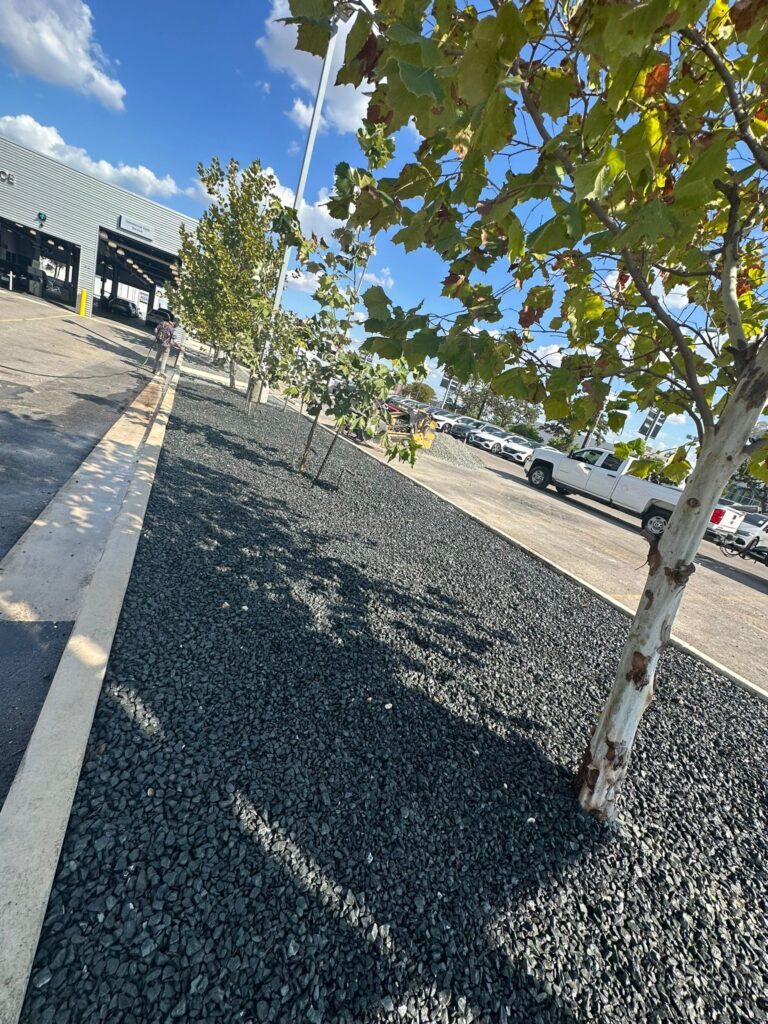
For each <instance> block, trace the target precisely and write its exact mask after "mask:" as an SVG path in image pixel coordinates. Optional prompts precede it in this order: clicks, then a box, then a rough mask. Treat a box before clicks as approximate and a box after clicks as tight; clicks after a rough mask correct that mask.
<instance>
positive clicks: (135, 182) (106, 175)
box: [0, 0, 207, 199]
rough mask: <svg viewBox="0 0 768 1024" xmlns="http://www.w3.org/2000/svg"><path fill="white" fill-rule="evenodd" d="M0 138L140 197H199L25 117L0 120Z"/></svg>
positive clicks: (192, 188) (199, 193) (166, 177)
mask: <svg viewBox="0 0 768 1024" xmlns="http://www.w3.org/2000/svg"><path fill="white" fill-rule="evenodd" d="M0 2H2V0H0ZM0 135H2V136H4V137H5V138H6V139H10V140H11V141H12V142H18V143H19V145H21V146H27V147H28V148H29V149H34V150H36V151H37V152H38V153H43V154H44V155H45V156H50V157H53V159H54V160H60V161H61V162H62V163H65V164H67V165H68V166H69V167H74V168H75V169H76V170H78V171H85V173H86V174H93V175H94V176H95V177H97V178H101V179H102V181H108V182H109V183H110V184H112V185H119V186H120V187H121V188H127V189H130V190H131V191H132V192H138V193H139V194H140V195H142V196H159V197H161V198H163V199H167V198H169V197H170V196H177V195H186V196H190V197H191V198H194V199H202V198H203V194H202V190H201V187H200V185H199V184H197V185H192V186H190V187H189V188H182V187H181V186H180V185H178V184H177V182H176V181H175V180H174V179H173V178H172V177H171V176H170V174H166V175H164V176H163V177H160V176H159V175H157V174H155V172H154V171H151V170H150V169H149V167H145V166H144V165H143V164H138V165H132V164H123V163H119V164H112V163H110V162H109V161H108V160H94V159H93V158H92V157H91V156H89V155H88V153H87V151H86V150H84V149H82V148H81V147H80V146H70V145H68V143H66V142H65V141H64V139H63V138H62V137H61V135H60V134H59V132H58V130H57V129H56V128H54V127H53V125H44V124H40V122H39V121H36V120H35V119H34V117H31V116H30V115H29V114H18V115H5V116H3V117H0ZM205 198H207V197H205Z"/></svg>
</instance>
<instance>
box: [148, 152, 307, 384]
mask: <svg viewBox="0 0 768 1024" xmlns="http://www.w3.org/2000/svg"><path fill="white" fill-rule="evenodd" d="M197 170H198V174H199V176H200V181H201V183H202V184H203V186H204V187H205V190H206V192H207V193H208V196H209V197H210V202H209V205H208V207H207V209H206V210H205V212H204V213H203V215H202V217H201V218H200V220H199V222H198V224H197V227H196V228H195V230H194V231H188V230H187V229H186V228H185V227H184V226H183V225H182V227H181V246H180V249H179V269H178V272H177V274H176V278H175V282H174V283H173V284H172V285H171V286H170V287H169V289H168V292H169V300H170V302H171V304H172V306H173V308H174V309H175V310H177V311H178V313H179V315H180V316H181V318H182V320H183V321H184V323H185V325H186V326H187V328H188V329H190V330H191V331H192V332H193V333H195V334H196V335H197V336H198V338H200V340H202V341H212V342H213V343H214V344H216V345H218V346H219V347H220V348H221V349H222V350H223V351H224V352H225V353H226V354H227V356H228V357H229V360H230V378H231V383H232V385H233V386H234V365H235V362H239V363H242V364H243V365H245V366H248V367H250V368H251V369H252V370H253V369H255V367H256V365H257V362H258V355H259V352H260V350H261V345H262V344H263V339H264V337H265V335H266V330H265V329H266V327H267V325H268V324H269V322H270V319H271V313H272V296H273V294H274V290H275V285H276V283H277V275H278V273H279V270H280V261H281V258H282V251H283V248H282V247H283V242H282V236H281V233H280V231H279V230H278V227H279V226H280V224H281V223H282V222H284V221H286V220H287V222H288V223H289V224H290V223H291V218H290V216H289V215H288V214H287V212H286V210H285V208H284V207H283V205H282V203H281V202H280V200H279V199H278V198H277V196H276V195H275V186H276V181H275V179H274V177H273V176H272V175H271V174H267V173H266V172H265V171H263V170H262V168H261V165H260V164H259V162H258V161H257V160H256V161H254V162H253V163H252V164H250V165H249V166H248V167H243V168H241V167H240V164H239V163H238V162H237V160H234V159H232V160H230V161H229V163H228V164H227V167H226V168H224V167H222V165H221V162H220V161H219V159H218V158H217V157H214V158H213V159H212V161H211V164H210V166H208V167H205V166H204V165H203V164H199V165H198V169H197Z"/></svg>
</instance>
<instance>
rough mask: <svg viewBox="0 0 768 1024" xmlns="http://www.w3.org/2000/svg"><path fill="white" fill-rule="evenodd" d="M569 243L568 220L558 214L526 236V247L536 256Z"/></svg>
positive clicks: (543, 254) (566, 245)
mask: <svg viewBox="0 0 768 1024" xmlns="http://www.w3.org/2000/svg"><path fill="white" fill-rule="evenodd" d="M569 244H570V238H569V237H568V222H567V220H566V219H565V217H561V216H560V214H555V216H554V217H552V218H551V220H547V221H545V222H544V223H543V224H542V225H541V226H540V227H538V228H536V230H535V231H532V232H531V234H530V235H529V236H528V249H529V250H530V251H531V252H532V253H534V254H535V255H537V256H545V255H546V254H547V253H550V252H555V251H557V250H558V249H565V248H567V247H568V246H569Z"/></svg>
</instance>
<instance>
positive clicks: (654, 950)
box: [22, 383, 768, 1024]
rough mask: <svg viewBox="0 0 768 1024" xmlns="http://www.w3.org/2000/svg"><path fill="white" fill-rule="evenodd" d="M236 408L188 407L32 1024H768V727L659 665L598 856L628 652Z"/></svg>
mask: <svg viewBox="0 0 768 1024" xmlns="http://www.w3.org/2000/svg"><path fill="white" fill-rule="evenodd" d="M241 403H242V398H235V397H234V396H231V395H230V394H228V393H227V392H226V391H225V390H224V389H222V388H217V387H210V386H205V385H200V384H195V385H193V384H188V383H187V384H185V385H184V386H183V388H182V390H181V392H180V394H179V395H178V397H177V399H176V406H175V411H174V416H173V419H172V424H171V429H170V430H169V432H168V435H167V438H166V445H165V449H164V451H163V454H162V457H161V462H160V467H159V472H158V476H157V480H156V482H155V486H154V490H153V493H152V497H151V500H150V505H149V510H148V514H147V518H146V522H145V530H144V534H143V537H142V540H141V543H140V546H139V551H138V555H137V558H136V563H135V567H134V571H133V576H132V579H131V583H130V586H129V589H128V594H127V597H126V601H125V606H124V609H123V613H122V617H121V620H120V624H119V627H118V631H117V636H116V639H115V644H114V647H113V651H112V657H111V660H110V664H109V669H108V673H107V678H106V680H105V687H104V693H103V695H102V697H101V700H100V703H99V707H98V710H97V714H96V718H95V722H94V727H93V733H92V737H91V743H90V748H89V752H88V755H87V758H86V763H85V765H84V769H83V774H82V778H81V781H80V785H79V788H78V791H77V795H76V799H75V804H74V810H73V815H72V819H71V823H70V827H69V831H68V833H67V837H66V841H65V844H64V849H63V852H62V856H61V861H60V865H59V870H58V874H57V877H56V881H55V884H54V888H53V893H52V896H51V902H50V905H49V909H48V914H47V917H46V921H45V925H44V929H43V933H42V938H41V942H40V946H39V949H38V953H37V959H36V962H35V966H34V970H33V974H32V979H31V983H30V987H29V991H28V995H27V1000H26V1004H25V1007H24V1011H23V1015H22V1021H24V1022H25V1024H46V1022H55V1024H84V1022H92V1021H104V1022H109V1024H149V1022H151V1024H154V1022H166V1021H168V1022H173V1021H195V1022H197V1021H200V1022H203V1021H205V1022H208V1021H226V1022H241V1021H243V1022H249V1024H251V1022H261V1021H279V1022H284V1021H302V1022H306V1021H309V1022H312V1024H319V1022H328V1024H332V1022H333V1024H336V1022H340V1024H344V1022H349V1024H352V1022H354V1024H358V1022H362V1024H367V1022H384V1021H387V1022H395V1021H398V1022H399V1021H421V1022H427V1024H454V1022H456V1024H459V1022H468V1021H481V1022H489V1024H491V1022H492V1024H497V1022H498V1024H505V1022H521V1024H523V1022H524V1024H536V1022H550V1021H557V1022H560V1021H563V1022H566V1021H569V1022H579V1024H582V1022H592V1021H595V1022H601V1024H623V1022H626V1024H630V1022H631V1024H637V1022H646V1021H648V1022H651V1021H653V1022H664V1024H667V1022H677V1021H686V1022H689V1021H694V1022H699V1021H700V1022H706V1024H710V1022H734V1024H735V1022H742V1021H764V1020H766V1018H767V1017H768V959H766V949H768V934H767V932H768V877H766V876H767V865H768V858H766V834H767V832H766V825H767V819H768V801H767V800H766V778H765V771H766V765H767V764H768V707H767V706H766V705H765V704H763V703H761V702H760V701H758V700H757V699H756V698H753V697H751V696H750V695H749V694H747V693H744V692H742V691H741V690H739V689H737V688H736V687H735V686H734V685H732V684H731V683H729V682H727V681H726V680H724V679H722V678H720V677H718V676H717V675H715V674H714V673H712V672H711V671H709V670H708V669H706V668H705V667H703V666H702V665H700V664H699V663H698V662H696V661H694V660H692V659H690V658H688V657H686V656H684V655H682V654H681V653H679V652H676V651H669V652H668V653H667V654H666V655H665V657H664V659H663V664H662V668H661V671H660V676H659V693H658V696H657V698H656V700H655V702H654V703H653V705H652V706H651V708H650V710H649V711H648V713H647V715H646V717H645V719H644V722H643V725H642V728H641V733H640V736H639V739H638V741H637V744H636V747H635V756H634V760H633V763H632V768H631V778H630V781H629V782H628V783H627V785H626V787H625V799H624V805H623V812H622V813H623V819H622V824H621V826H620V827H619V828H618V829H605V828H603V827H601V826H599V825H597V824H596V823H594V822H592V821H591V820H590V819H587V818H585V817H584V816H583V815H582V814H581V812H580V811H579V810H578V808H577V806H576V804H575V800H574V797H573V795H572V791H571V788H570V780H571V773H572V769H573V768H574V766H575V764H576V763H577V761H578V758H579V755H580V754H581V752H582V749H583V746H584V744H585V742H586V739H587V737H588V734H589V731H590V727H591V725H592V723H593V722H594V717H595V714H596V713H597V711H598V709H599V707H600V704H601V701H602V699H603V697H604V694H605V692H606V690H607V687H608V684H609V680H610V678H611V673H612V670H613V667H614V664H615V661H616V658H617V653H618V646H619V644H620V642H621V640H622V637H623V635H624V633H625V631H626V626H627V622H626V619H625V618H624V617H623V616H622V615H621V614H620V613H619V612H617V611H616V610H614V609H612V608H611V607H609V606H608V605H606V604H604V603H602V602H601V601H600V600H598V599H597V598H595V597H593V596H592V595H591V594H589V593H587V592H585V591H584V590H583V589H581V588H580V587H579V586H577V585H576V584H574V583H572V582H570V581H568V580H566V579H564V578H562V577H561V576H559V575H557V574H556V573H555V572H553V571H551V570H549V569H548V568H547V567H545V566H544V565H542V564H541V563H539V562H537V561H536V560H534V559H532V558H531V557H529V556H527V555H526V554H525V553H524V552H522V551H520V550H518V549H516V548H515V547H514V546H512V545H510V544H508V543H505V542H504V541H502V540H501V539H499V538H497V537H495V536H494V535H493V534H491V533H489V532H488V531H486V530H484V529H483V528H482V527H481V526H480V525H478V524H477V523H475V522H474V521H472V520H471V519H469V518H467V517H466V516H463V515H462V514H461V513H459V512H457V511H455V510H454V509H453V508H451V507H449V506H447V505H445V504H443V503H441V502H440V501H439V500H438V499H437V498H435V497H434V496H432V495H431V494H429V493H428V492H426V491H424V490H423V489H421V488H419V487H417V486H416V485H414V484H412V483H410V482H409V481H407V480H406V479H404V478H403V477H401V476H399V475H398V474H396V473H394V472H392V471H391V470H389V469H387V468H386V467H383V466H381V465H379V464H377V463H376V462H374V461H373V460H371V459H369V458H367V457H366V456H365V455H363V454H361V453H360V452H358V451H356V450H354V449H353V448H352V447H351V446H349V445H346V444H339V445H337V449H338V450H337V451H336V452H334V454H333V456H332V460H331V468H330V470H329V479H330V480H331V481H333V480H336V479H337V478H338V477H339V476H340V475H341V476H342V482H341V489H340V490H339V491H336V490H334V489H333V488H332V487H328V486H326V487H319V488H314V489H311V488H310V487H309V486H308V483H307V481H306V480H303V479H300V478H299V477H298V476H297V475H296V474H293V473H291V472H290V471H289V469H288V462H289V460H290V449H291V445H292V443H293V438H294V433H295V430H296V425H297V420H296V416H295V414H293V413H291V412H290V410H289V411H288V412H287V413H283V412H282V411H281V410H280V409H279V408H278V407H276V406H270V407H267V408H266V409H262V410H261V411H260V412H259V414H258V418H257V419H255V420H254V421H248V420H246V419H245V418H244V417H243V415H242V413H241V411H240V408H241ZM306 429H307V425H306V422H305V421H302V423H301V424H300V432H301V434H302V435H303V434H305V433H306ZM328 440H329V435H328V434H326V433H322V434H321V435H320V436H319V437H318V439H317V443H316V446H315V447H316V453H315V455H314V457H313V460H314V464H315V465H317V464H318V462H319V459H320V457H321V456H322V453H323V450H324V448H325V446H326V445H327V443H328ZM342 470H344V471H345V472H344V473H343V474H342V473H341V471H342Z"/></svg>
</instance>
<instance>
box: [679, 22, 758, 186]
mask: <svg viewBox="0 0 768 1024" xmlns="http://www.w3.org/2000/svg"><path fill="white" fill-rule="evenodd" d="M680 35H681V36H682V38H683V39H687V40H688V42H689V43H692V44H693V45H694V46H695V47H696V49H697V50H700V51H701V52H702V53H703V54H705V56H707V57H708V58H709V60H710V62H711V63H712V65H713V66H714V68H715V71H717V73H718V75H719V76H720V78H721V79H722V81H723V85H724V86H725V91H726V92H727V93H728V99H729V101H730V104H731V110H732V111H733V116H734V117H735V118H736V124H737V125H738V127H739V134H740V135H741V137H742V139H743V140H744V142H745V143H746V145H747V146H748V147H749V151H750V152H751V154H752V156H753V157H754V158H755V160H756V161H757V163H758V164H760V166H761V167H762V168H763V170H764V171H768V150H766V149H765V148H764V147H763V146H761V145H760V143H759V142H758V141H757V139H756V138H755V135H754V133H753V131H752V128H751V127H750V124H749V114H748V113H747V111H746V109H745V107H744V102H743V100H742V98H741V96H740V95H739V90H738V87H737V85H736V79H735V78H734V77H733V75H732V74H731V72H730V71H729V70H728V66H727V65H726V63H725V61H724V60H723V58H722V56H721V55H720V52H719V50H718V49H717V47H715V46H713V45H712V43H710V42H709V41H708V40H707V39H705V38H704V36H703V35H702V34H701V32H699V30H698V29H695V28H684V29H682V30H681V32H680Z"/></svg>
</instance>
